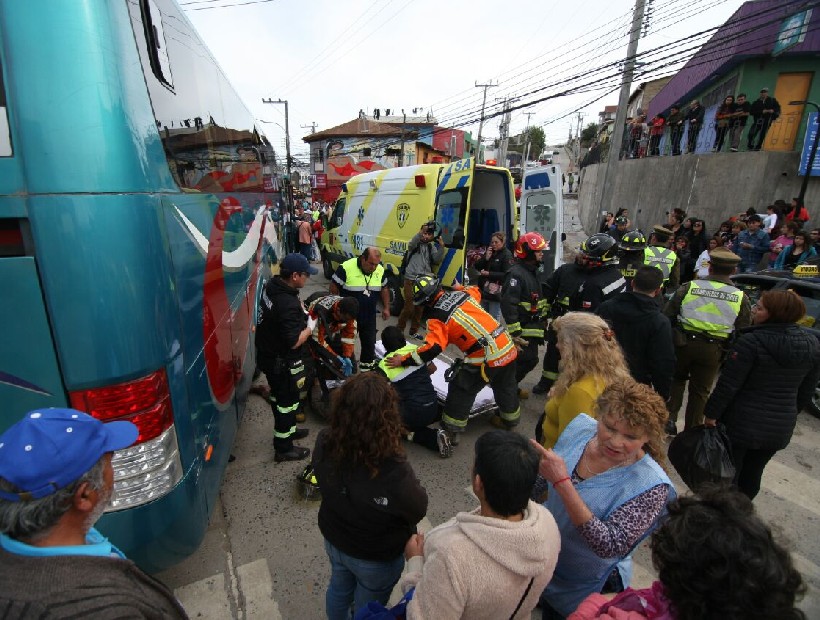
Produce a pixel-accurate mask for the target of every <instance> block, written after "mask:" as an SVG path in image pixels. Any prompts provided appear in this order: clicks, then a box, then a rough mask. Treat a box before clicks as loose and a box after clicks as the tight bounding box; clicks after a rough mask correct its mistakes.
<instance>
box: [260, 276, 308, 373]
mask: <svg viewBox="0 0 820 620" xmlns="http://www.w3.org/2000/svg"><path fill="white" fill-rule="evenodd" d="M260 306H261V307H260V309H261V311H262V316H261V318H260V319H259V325H257V327H256V356H257V359H258V365H259V367H260V368H262V369H265V368H270V367H271V365H272V364H273V363H274V362H275V360H276V359H294V358H297V357H300V356H304V354H305V352H306V348H305V346H304V345H303V346H301V347H299V348H298V349H294V348H293V345H295V344H296V341H297V340H299V334H301V333H302V330H304V329H305V327H307V313H306V312H305V308H304V306H303V305H302V302H301V300H300V299H299V289H295V288H293V287H291V286H288V285H287V284H285V282H284V281H283V280H282V279H281V278H279V277H278V276H276V277H274V278H271V279H270V281H268V283H267V285H266V286H265V290H264V292H263V293H262V299H261V304H260Z"/></svg>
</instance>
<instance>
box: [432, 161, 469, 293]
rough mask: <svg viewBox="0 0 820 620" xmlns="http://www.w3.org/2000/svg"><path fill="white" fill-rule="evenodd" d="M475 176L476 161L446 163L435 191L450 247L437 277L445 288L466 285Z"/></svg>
mask: <svg viewBox="0 0 820 620" xmlns="http://www.w3.org/2000/svg"><path fill="white" fill-rule="evenodd" d="M474 175H475V158H474V157H470V158H468V159H459V160H457V161H454V162H452V163H450V164H447V165H446V166H445V168H444V171H443V173H442V175H441V179H440V181H439V183H438V187H437V188H436V215H435V218H436V223H437V224H438V225H439V228H440V232H441V237H442V239H443V240H444V245H445V247H446V248H447V253H446V254H445V256H444V260H442V261H441V264H440V265H439V268H438V272H437V275H438V277H439V278H440V279H441V282H442V284H444V285H445V286H452V285H453V284H454V283H455V282H460V283H464V282H465V274H466V270H465V259H466V253H465V251H464V247H465V244H466V240H467V235H466V230H467V226H468V225H469V221H468V219H469V217H470V209H469V205H470V194H471V192H472V185H473V179H474Z"/></svg>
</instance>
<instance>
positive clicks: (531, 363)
mask: <svg viewBox="0 0 820 620" xmlns="http://www.w3.org/2000/svg"><path fill="white" fill-rule="evenodd" d="M515 364H516V368H515V382H516V383H521V380H522V379H523V378H524V377H526V376H527V374H529V372H530V371H531V370H532V369H533V368H535V367H536V366H538V343H537V342H533V341H532V340H530V341H529V344H528V345H527V346H526V347H524V348H523V349H521V351H519V352H518V358H517V359H516V360H515Z"/></svg>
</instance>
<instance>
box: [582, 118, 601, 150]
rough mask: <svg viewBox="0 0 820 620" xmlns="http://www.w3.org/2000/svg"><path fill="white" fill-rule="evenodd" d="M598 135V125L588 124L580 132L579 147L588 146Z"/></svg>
mask: <svg viewBox="0 0 820 620" xmlns="http://www.w3.org/2000/svg"><path fill="white" fill-rule="evenodd" d="M597 135H598V124H597V123H590V124H589V125H587V126H586V127H584V129H583V131H581V146H589V145H590V144H592V141H593V140H595V136H597Z"/></svg>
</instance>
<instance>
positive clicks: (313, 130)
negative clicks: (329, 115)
mask: <svg viewBox="0 0 820 620" xmlns="http://www.w3.org/2000/svg"><path fill="white" fill-rule="evenodd" d="M299 127H301V128H302V129H307V128H308V127H310V133H316V127H318V125H317V124H316V122H315V121H314V122H312V123H308V124H307V125H299Z"/></svg>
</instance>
